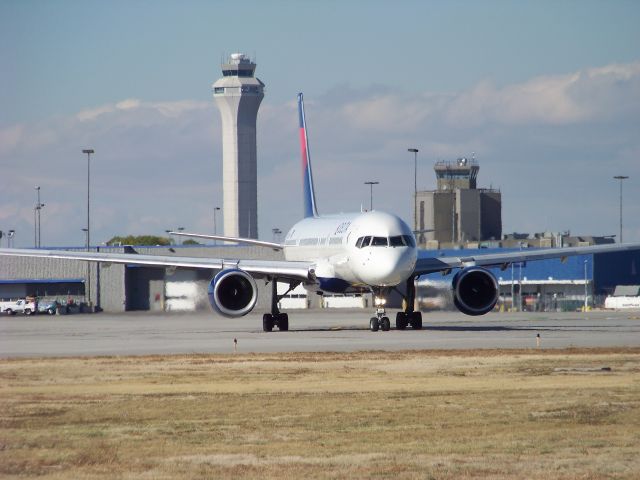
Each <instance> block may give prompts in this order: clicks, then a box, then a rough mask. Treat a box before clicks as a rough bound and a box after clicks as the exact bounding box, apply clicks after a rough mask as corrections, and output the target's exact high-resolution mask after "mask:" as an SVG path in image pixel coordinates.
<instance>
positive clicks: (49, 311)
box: [47, 308, 56, 315]
mask: <svg viewBox="0 0 640 480" xmlns="http://www.w3.org/2000/svg"><path fill="white" fill-rule="evenodd" d="M47 313H48V314H49V315H55V314H56V309H55V308H50V309H49V310H47Z"/></svg>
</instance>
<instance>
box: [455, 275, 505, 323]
mask: <svg viewBox="0 0 640 480" xmlns="http://www.w3.org/2000/svg"><path fill="white" fill-rule="evenodd" d="M452 288H453V303H454V304H455V306H456V307H457V308H458V310H460V311H461V312H462V313H464V314H466V315H484V314H485V313H488V312H490V311H491V310H493V307H495V305H496V302H497V301H498V296H499V295H500V287H499V285H498V281H497V280H496V277H494V276H493V274H492V273H491V272H490V271H489V270H486V269H484V268H481V267H468V268H465V269H462V270H460V271H459V272H458V273H456V274H455V276H454V277H453V284H452Z"/></svg>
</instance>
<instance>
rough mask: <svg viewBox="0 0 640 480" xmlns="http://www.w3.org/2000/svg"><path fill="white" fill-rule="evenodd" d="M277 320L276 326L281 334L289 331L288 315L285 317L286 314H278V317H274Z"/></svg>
mask: <svg viewBox="0 0 640 480" xmlns="http://www.w3.org/2000/svg"><path fill="white" fill-rule="evenodd" d="M276 318H277V322H276V324H277V325H278V329H279V330H280V331H281V332H286V331H288V330H289V315H287V314H286V313H279V314H278V315H276Z"/></svg>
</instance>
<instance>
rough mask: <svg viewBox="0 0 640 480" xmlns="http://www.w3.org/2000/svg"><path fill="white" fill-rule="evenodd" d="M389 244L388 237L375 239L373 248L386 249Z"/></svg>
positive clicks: (372, 244)
mask: <svg viewBox="0 0 640 480" xmlns="http://www.w3.org/2000/svg"><path fill="white" fill-rule="evenodd" d="M388 244H389V242H388V239H387V237H373V240H372V241H371V246H372V247H386V246H387V245H388Z"/></svg>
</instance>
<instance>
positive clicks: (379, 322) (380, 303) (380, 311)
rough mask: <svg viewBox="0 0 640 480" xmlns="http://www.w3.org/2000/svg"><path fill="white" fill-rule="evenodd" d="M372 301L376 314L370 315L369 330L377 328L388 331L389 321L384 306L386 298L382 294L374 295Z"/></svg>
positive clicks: (389, 328)
mask: <svg viewBox="0 0 640 480" xmlns="http://www.w3.org/2000/svg"><path fill="white" fill-rule="evenodd" d="M374 303H375V305H376V316H375V317H371V319H370V320H369V330H371V331H372V332H377V331H378V330H382V331H383V332H388V331H389V330H391V322H390V321H389V317H387V312H386V310H385V308H384V306H385V305H386V303H387V300H386V299H385V298H384V297H382V296H377V295H376V296H375V299H374Z"/></svg>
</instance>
